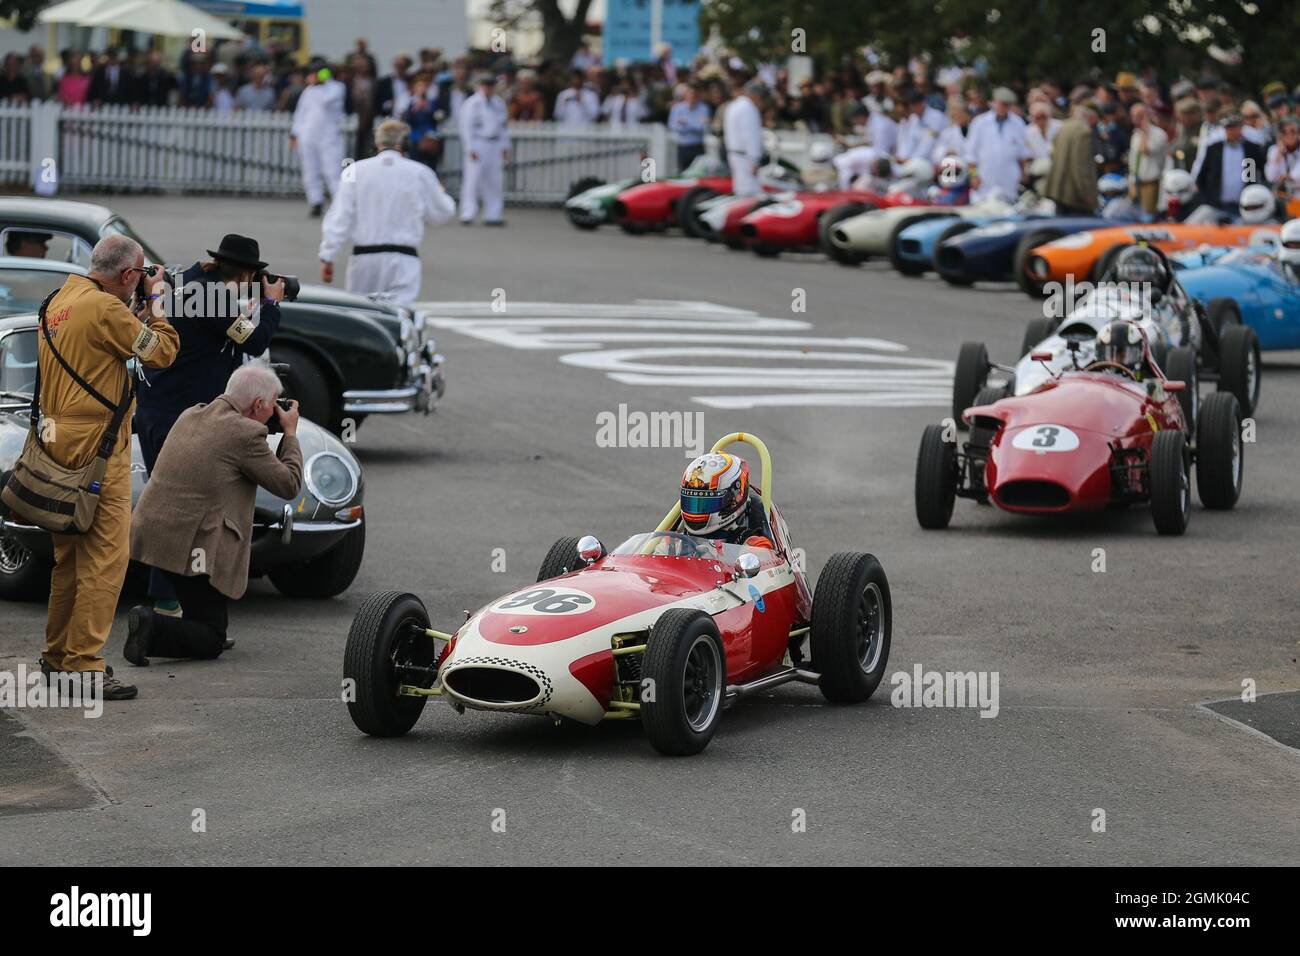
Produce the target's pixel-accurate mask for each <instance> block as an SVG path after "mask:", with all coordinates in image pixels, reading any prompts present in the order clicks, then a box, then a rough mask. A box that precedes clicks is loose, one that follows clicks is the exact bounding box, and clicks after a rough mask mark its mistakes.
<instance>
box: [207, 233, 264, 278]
mask: <svg viewBox="0 0 1300 956" xmlns="http://www.w3.org/2000/svg"><path fill="white" fill-rule="evenodd" d="M261 254H262V253H261V250H260V249H259V248H258V246H257V240H256V239H249V238H248V237H247V236H238V235H235V233H233V232H232V233H228V234H227V235H224V236H222V237H221V245H219V246H217V248H216V249H215V250H213V249H209V250H208V255H210V256H211V257H212V258H214V259H224V260H225V261H226V262H233V263H235V265H238V266H248V268H250V269H262V268H265V266H266V263H265V262H263V261H262V259H261Z"/></svg>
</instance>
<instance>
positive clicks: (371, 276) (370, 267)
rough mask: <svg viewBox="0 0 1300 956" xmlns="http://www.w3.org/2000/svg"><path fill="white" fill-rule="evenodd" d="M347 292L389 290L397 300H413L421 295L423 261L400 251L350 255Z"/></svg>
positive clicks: (361, 293)
mask: <svg viewBox="0 0 1300 956" xmlns="http://www.w3.org/2000/svg"><path fill="white" fill-rule="evenodd" d="M348 291H349V292H355V293H357V294H358V295H369V294H370V293H372V292H386V293H388V294H389V295H391V296H392V297H393V301H394V302H398V303H407V302H414V301H416V300H417V299H418V298H419V297H420V260H419V259H417V258H416V257H415V256H408V255H406V254H405V253H401V252H368V253H366V254H365V255H360V256H349V257H348Z"/></svg>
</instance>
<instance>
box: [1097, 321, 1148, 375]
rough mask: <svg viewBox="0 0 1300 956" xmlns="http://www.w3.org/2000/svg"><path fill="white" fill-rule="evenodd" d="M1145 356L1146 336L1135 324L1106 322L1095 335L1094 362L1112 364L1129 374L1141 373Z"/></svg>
mask: <svg viewBox="0 0 1300 956" xmlns="http://www.w3.org/2000/svg"><path fill="white" fill-rule="evenodd" d="M1145 355H1146V336H1144V335H1143V334H1142V330H1141V329H1140V328H1138V326H1137V323H1135V322H1126V321H1123V320H1116V321H1114V322H1107V323H1106V324H1105V325H1103V326H1102V327H1101V331H1100V332H1098V333H1097V352H1096V361H1098V362H1114V363H1116V364H1117V365H1122V366H1124V367H1125V368H1126V369H1128V370H1129V371H1130V372H1134V373H1137V372H1141V371H1142V365H1143V358H1144V357H1145Z"/></svg>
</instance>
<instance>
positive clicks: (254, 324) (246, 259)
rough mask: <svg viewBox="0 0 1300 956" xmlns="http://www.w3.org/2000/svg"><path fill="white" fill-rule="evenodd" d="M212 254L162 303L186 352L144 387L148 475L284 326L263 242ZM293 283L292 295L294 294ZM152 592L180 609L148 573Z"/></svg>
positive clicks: (236, 243)
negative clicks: (177, 428)
mask: <svg viewBox="0 0 1300 956" xmlns="http://www.w3.org/2000/svg"><path fill="white" fill-rule="evenodd" d="M208 255H210V256H211V257H212V258H211V259H210V260H208V261H206V262H196V263H194V264H193V265H192V266H190V267H189V268H188V269H186V270H185V271H184V272H182V273H180V274H178V275H174V276H173V277H172V293H171V295H170V296H168V297H167V299H166V300H165V301H164V305H165V311H166V313H167V317H168V319H169V320H170V321H171V324H172V327H173V328H175V329H176V331H177V333H178V334H179V335H180V340H181V346H180V352H179V354H178V355H177V356H176V361H175V362H173V363H172V365H171V366H170V367H169V368H167V369H164V370H161V371H157V372H150V373H148V374H147V375H146V376H145V377H144V381H143V382H142V383H141V386H140V389H139V399H138V401H137V409H136V430H137V433H138V434H139V436H140V451H141V453H142V455H143V456H144V464H145V469H146V470H147V471H148V473H149V474H150V475H152V474H153V470H154V465H155V464H156V462H157V461H158V455H159V452H160V451H161V450H162V447H163V443H164V442H165V441H166V440H167V435H168V433H169V432H170V431H171V429H172V426H173V425H175V423H176V420H177V419H178V418H179V417H180V415H181V413H182V412H184V411H185V410H186V409H187V408H190V407H192V406H194V405H198V404H200V403H203V402H211V401H212V400H213V399H215V398H216V397H217V396H218V395H220V394H221V392H222V390H223V389H224V388H225V387H226V382H227V380H229V378H230V376H231V374H232V373H233V372H234V371H235V370H236V369H238V368H239V367H240V366H242V365H243V364H244V363H245V362H247V361H249V360H250V359H253V358H256V357H258V356H260V355H262V354H264V353H265V352H266V349H267V346H268V345H269V344H270V342H271V338H272V336H274V335H275V333H276V331H277V330H278V329H279V327H280V302H281V300H283V299H284V298H285V297H286V295H285V286H286V280H285V278H284V277H279V276H277V277H274V281H272V278H273V277H271V276H269V275H267V274H266V272H265V271H264V270H265V268H266V265H267V264H266V263H265V262H263V261H262V260H261V258H260V255H261V254H260V249H259V247H258V244H257V241H256V240H255V239H249V238H248V237H246V236H239V235H235V234H233V233H232V234H230V235H227V236H225V237H223V238H222V240H221V244H220V245H219V246H217V248H216V249H215V250H213V249H209V250H208ZM291 281H292V282H293V284H294V286H295V288H294V290H293V294H290V295H289V296H288V298H290V299H292V298H294V296H295V295H296V280H291ZM149 596H150V597H152V598H153V599H154V601H155V607H156V608H157V609H158V610H159V611H160V612H161V613H164V614H177V613H179V609H180V606H179V603H178V602H177V599H176V595H175V593H174V592H173V591H172V589H171V587H170V586H169V584H168V582H167V579H166V577H165V576H163V575H161V574H158V573H156V572H153V573H151V574H150V578H149Z"/></svg>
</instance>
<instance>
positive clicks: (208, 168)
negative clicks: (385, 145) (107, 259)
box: [0, 103, 674, 203]
mask: <svg viewBox="0 0 1300 956" xmlns="http://www.w3.org/2000/svg"><path fill="white" fill-rule="evenodd" d="M292 121H293V118H292V116H291V115H290V114H288V113H275V112H235V113H216V112H213V111H211V110H193V109H185V108H181V107H138V108H137V107H129V106H101V107H97V108H83V107H64V106H62V105H60V104H58V103H36V104H31V105H22V106H19V105H14V104H4V103H0V184H4V185H9V186H20V187H21V186H27V187H29V188H36V189H37V191H39V192H42V193H46V194H50V193H53V192H54V191H56V190H57V191H62V192H77V191H86V190H104V191H113V192H135V191H160V192H193V193H211V194H228V195H261V196H267V195H269V196H301V195H302V192H303V189H302V175H301V171H300V167H299V162H298V156H297V153H296V152H295V151H294V150H293V149H291V148H290V147H289V130H290V127H291V125H292ZM339 135H340V137H341V138H342V139H343V143H344V150H343V155H344V156H351V155H352V154H353V152H354V146H355V143H356V117H355V116H348V117H346V119H345V121H344V123H343V126H342V128H341V130H340V134H339ZM510 137H511V159H510V162H509V163H508V164H507V166H506V169H505V177H504V178H505V186H506V199H507V201H509V202H512V203H557V202H561V201H562V200H563V199H564V198H565V196H566V194H567V193H568V189H569V186H570V184H571V183H573V182H575V181H576V180H578V179H582V178H584V177H588V176H595V177H598V178H600V179H604V180H612V179H622V178H630V177H633V176H638V175H640V174H641V163H642V160H643V159H647V158H648V159H653V160H654V162H655V164H656V167H657V168H656V175H658V176H665V175H670V174H671V173H672V172H673V171H674V170H673V167H672V166H671V162H672V158H673V157H672V151H671V150H670V148H669V137H668V135H667V130H666V129H665V128H664V127H663V126H661V125H658V124H655V125H642V126H635V127H628V128H625V129H622V130H613V129H610V128H608V127H591V128H587V129H579V130H574V129H561V128H560V127H558V126H557V125H556V124H555V123H551V122H530V123H512V124H511V125H510ZM345 162H346V161H345ZM438 169H439V175H440V177H441V178H442V179H443V181H444V182H446V183H447V185H448V188H449V189H451V190H452V191H453V192H454V191H456V190H457V189H458V188H459V185H460V177H461V169H462V151H461V146H460V137H459V134H458V133H457V132H456V131H455V130H454V129H452V128H449V129H447V131H446V139H445V140H444V143H443V155H442V157H441V160H440V162H439V167H438Z"/></svg>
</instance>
